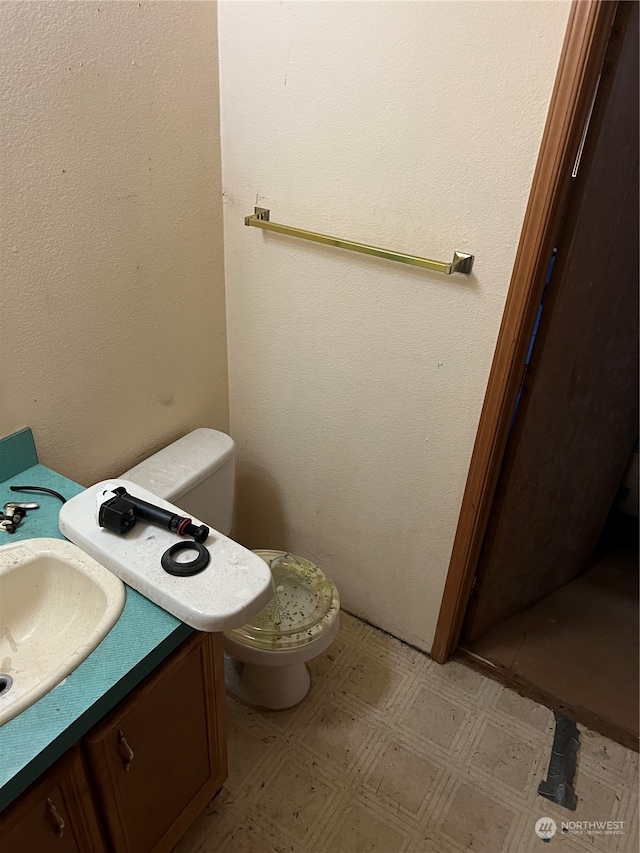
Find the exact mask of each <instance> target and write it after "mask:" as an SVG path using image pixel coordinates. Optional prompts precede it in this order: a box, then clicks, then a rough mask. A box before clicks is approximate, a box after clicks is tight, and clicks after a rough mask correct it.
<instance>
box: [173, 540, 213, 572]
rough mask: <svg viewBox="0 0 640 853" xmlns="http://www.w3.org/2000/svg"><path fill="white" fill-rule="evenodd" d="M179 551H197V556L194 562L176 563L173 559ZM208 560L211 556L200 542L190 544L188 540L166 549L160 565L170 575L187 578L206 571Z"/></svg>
mask: <svg viewBox="0 0 640 853" xmlns="http://www.w3.org/2000/svg"><path fill="white" fill-rule="evenodd" d="M180 551H197V552H198V556H197V557H196V558H195V560H191V561H190V562H188V563H178V562H177V561H176V560H174V559H173V558H174V555H175V554H179V553H180ZM210 559H211V554H210V553H209V551H208V549H207V548H205V547H204V545H203V544H202V543H201V542H192V541H191V540H189V541H188V542H176V544H175V545H172V546H171V548H167V550H166V551H165V552H164V554H163V555H162V559H161V560H160V565H161V566H162V568H163V569H164V570H165V572H168V573H169V574H170V575H175V576H176V577H185V578H188V577H190V576H191V575H197V574H198V572H201V571H202V570H203V569H206V568H207V566H208V565H209V560H210Z"/></svg>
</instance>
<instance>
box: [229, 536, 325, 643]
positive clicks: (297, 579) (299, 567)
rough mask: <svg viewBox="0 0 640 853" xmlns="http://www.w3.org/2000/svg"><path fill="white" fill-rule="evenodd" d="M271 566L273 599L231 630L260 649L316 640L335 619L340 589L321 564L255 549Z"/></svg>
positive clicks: (237, 636)
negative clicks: (332, 581)
mask: <svg viewBox="0 0 640 853" xmlns="http://www.w3.org/2000/svg"><path fill="white" fill-rule="evenodd" d="M253 553H254V554H257V555H258V556H259V557H262V559H263V560H264V561H265V562H266V563H267V564H268V565H269V568H270V569H271V574H272V576H273V585H274V588H275V593H274V595H273V598H272V599H271V601H270V602H269V604H267V606H266V607H265V608H263V609H262V610H261V611H260V613H258V614H257V616H254V617H253V619H251V620H250V621H249V622H247V623H246V624H245V625H243V626H242V628H235V629H234V630H232V631H228V632H227V633H228V634H229V635H230V636H231V637H233V638H234V639H235V640H238V641H239V642H241V643H245V644H248V645H250V646H254V647H256V648H264V649H274V648H292V647H295V646H301V645H304V644H306V643H309V642H311V641H312V640H315V639H316V638H317V637H318V636H319V635H320V634H323V633H324V632H325V631H326V629H327V627H328V626H329V625H330V624H331V623H332V622H333V620H334V618H335V616H336V615H337V613H338V610H339V607H340V599H339V597H338V591H337V590H336V588H335V587H334V586H333V584H332V583H331V581H330V580H329V578H328V577H327V576H326V575H325V574H324V572H323V571H322V570H321V569H320V568H318V566H316V565H314V564H313V563H311V562H309V560H305V559H304V558H303V557H296V556H295V555H294V554H290V553H289V552H287V551H264V550H259V551H254V552H253Z"/></svg>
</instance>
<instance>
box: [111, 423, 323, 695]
mask: <svg viewBox="0 0 640 853" xmlns="http://www.w3.org/2000/svg"><path fill="white" fill-rule="evenodd" d="M120 479H122V480H129V481H130V482H131V483H134V484H137V485H139V486H142V487H143V488H145V489H148V490H149V491H150V492H152V493H153V494H155V495H157V496H158V497H160V498H164V499H165V500H167V501H169V502H170V503H172V504H175V506H178V507H179V508H180V509H182V510H183V511H184V512H185V513H187V514H188V515H190V516H192V517H193V518H195V519H197V520H198V521H200V522H204V523H205V524H207V525H209V527H212V528H213V529H214V530H217V531H219V532H220V533H223V534H224V535H225V536H228V535H229V534H230V532H231V525H232V520H233V496H234V486H235V445H234V442H233V439H232V438H231V437H230V436H228V435H226V434H225V433H223V432H219V431H218V430H213V429H196V430H194V431H193V432H191V433H189V434H188V435H185V436H183V437H182V438H180V439H178V440H177V441H174V442H173V443H172V444H170V445H168V446H167V447H165V448H163V449H162V450H159V451H158V452H157V453H155V454H153V455H152V456H149V457H148V458H147V459H145V460H144V461H143V462H141V463H140V464H139V465H136V466H135V467H134V468H131V469H130V470H129V471H126V472H125V473H124V474H122V475H121V477H120ZM132 493H133V489H132ZM254 553H255V554H257V555H258V556H260V557H261V558H262V559H263V560H264V561H265V562H266V563H267V564H268V565H269V567H270V568H271V573H272V576H273V582H274V588H275V592H274V596H273V598H272V599H271V601H270V602H269V604H268V605H267V606H266V607H265V608H264V609H263V610H262V611H261V612H260V613H258V615H257V616H255V617H254V618H253V619H251V620H250V621H249V622H247V624H245V625H242V626H238V627H237V628H234V629H233V630H230V631H227V632H225V634H224V647H225V681H226V687H227V689H228V690H229V692H230V693H232V694H234V695H235V696H236V697H238V698H239V699H240V700H242V701H243V702H245V703H247V704H248V705H252V706H254V707H258V708H265V709H269V710H283V709H285V708H291V707H293V706H294V705H297V704H298V703H299V702H301V701H302V700H303V699H304V697H305V696H306V695H307V693H308V692H309V687H310V685H311V678H310V676H309V670H308V668H307V661H309V660H312V659H313V658H315V657H317V656H318V655H320V654H322V652H324V651H325V650H326V649H327V648H328V647H329V646H330V645H331V643H332V642H333V640H334V639H335V637H336V635H337V633H338V626H339V616H340V597H339V594H338V590H337V589H336V588H335V586H334V585H333V584H332V583H331V581H330V580H329V578H328V577H327V576H326V575H325V574H324V572H322V570H321V569H320V568H319V567H318V566H316V565H314V564H313V563H311V562H309V561H308V560H305V559H304V558H302V557H297V556H295V555H294V554H290V553H289V552H286V551H266V550H258V551H255V552H254Z"/></svg>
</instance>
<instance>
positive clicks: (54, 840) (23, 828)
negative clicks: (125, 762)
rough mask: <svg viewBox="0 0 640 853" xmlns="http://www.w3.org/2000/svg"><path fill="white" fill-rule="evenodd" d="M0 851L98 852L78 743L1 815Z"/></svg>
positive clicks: (100, 852)
mask: <svg viewBox="0 0 640 853" xmlns="http://www.w3.org/2000/svg"><path fill="white" fill-rule="evenodd" d="M0 850H2V853H50V851H51V853H88V851H91V853H103V851H104V850H105V847H104V845H103V842H102V839H101V836H100V830H99V828H98V822H97V819H96V816H95V813H94V811H93V805H92V803H91V797H90V793H89V786H88V784H87V777H86V775H85V772H84V768H83V766H82V758H81V754H80V750H79V748H78V747H73V749H71V750H70V751H69V752H68V753H67V754H66V755H65V756H64V758H62V759H60V761H58V762H57V763H56V764H54V765H53V767H51V768H50V769H49V770H48V771H47V772H46V773H45V774H44V775H43V776H42V777H41V778H40V779H39V780H38V781H37V782H36V783H35V784H34V785H33V786H32V787H31V788H30V789H29V790H28V791H26V792H25V793H24V794H23V795H22V796H21V797H20V798H19V800H17V801H16V802H15V803H12V804H11V805H10V806H9V807H8V808H7V809H5V811H4V812H3V813H2V816H0Z"/></svg>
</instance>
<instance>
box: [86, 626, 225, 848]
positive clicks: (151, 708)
mask: <svg viewBox="0 0 640 853" xmlns="http://www.w3.org/2000/svg"><path fill="white" fill-rule="evenodd" d="M84 743H85V748H86V750H87V753H88V756H89V763H90V768H91V773H92V776H93V779H94V784H95V786H96V789H97V794H98V797H99V800H100V802H101V807H102V812H103V815H104V817H105V821H106V823H107V826H108V829H109V835H110V839H111V842H112V845H113V847H114V849H115V851H116V853H125V851H126V853H161V851H169V850H171V848H172V847H173V845H174V844H175V843H176V842H177V841H178V839H179V838H180V837H181V835H182V834H183V833H184V832H185V831H186V829H187V828H188V827H189V825H190V824H191V823H192V822H193V821H194V820H195V818H196V817H197V816H198V814H199V813H200V812H201V811H202V809H203V808H204V807H205V805H206V804H207V803H208V802H209V800H210V799H211V798H212V797H213V796H214V794H216V792H217V791H218V790H219V788H220V787H221V786H222V783H223V782H224V780H225V778H226V775H227V756H226V730H225V726H224V663H223V651H222V635H221V634H194V635H193V636H192V637H190V638H189V639H188V640H186V641H185V643H183V645H182V646H181V647H180V648H179V649H178V650H177V651H176V652H175V653H174V654H173V656H172V657H171V658H169V659H168V660H167V662H166V663H164V664H161V665H160V667H158V669H157V670H156V671H155V672H154V673H152V674H151V675H150V676H149V677H148V679H147V680H146V681H145V682H143V684H142V685H141V686H140V687H139V688H138V689H137V690H136V692H135V694H134V695H132V696H131V697H130V698H128V699H125V700H124V701H123V702H122V703H121V704H120V705H119V706H118V707H117V708H116V709H115V710H114V711H113V712H112V713H111V714H110V715H109V716H108V717H107V718H106V719H105V720H104V721H103V722H102V723H100V724H99V725H98V726H97V727H96V728H95V729H94V730H93V731H92V732H91V733H90V734H89V735H88V736H87V737H86V738H85V742H84Z"/></svg>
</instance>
